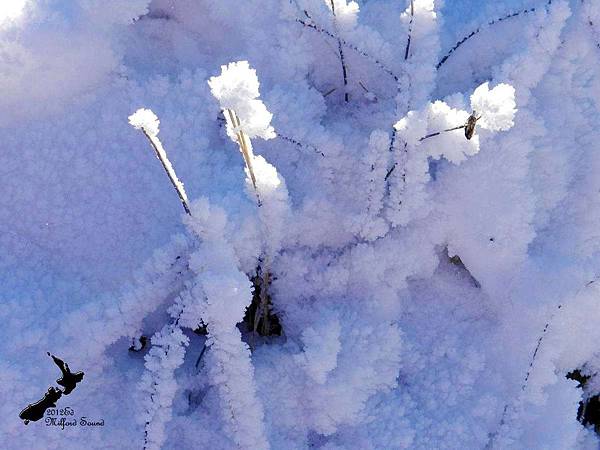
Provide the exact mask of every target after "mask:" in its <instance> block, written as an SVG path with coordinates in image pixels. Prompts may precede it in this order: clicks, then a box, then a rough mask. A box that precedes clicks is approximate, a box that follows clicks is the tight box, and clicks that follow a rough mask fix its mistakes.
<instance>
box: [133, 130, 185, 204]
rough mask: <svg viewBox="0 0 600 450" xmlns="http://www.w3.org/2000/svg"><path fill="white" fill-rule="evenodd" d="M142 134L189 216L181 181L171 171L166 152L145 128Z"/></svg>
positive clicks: (156, 138)
mask: <svg viewBox="0 0 600 450" xmlns="http://www.w3.org/2000/svg"><path fill="white" fill-rule="evenodd" d="M142 132H143V133H144V136H146V138H147V139H148V141H149V142H150V145H151V146H152V149H153V150H154V153H155V154H156V157H157V158H158V160H159V161H160V163H161V164H162V166H163V169H165V172H166V174H167V176H168V177H169V180H170V181H171V184H172V185H173V187H174V188H175V191H176V192H177V195H178V196H179V200H180V201H181V204H182V205H183V209H184V210H185V212H186V214H188V215H189V216H191V215H192V213H191V211H190V205H189V202H188V198H187V194H186V193H185V189H184V187H183V183H182V182H181V181H179V178H177V174H176V173H175V169H173V166H172V165H171V162H170V161H169V158H168V157H167V152H166V151H165V149H164V148H163V146H162V143H161V142H160V140H159V139H158V136H154V135H152V134H150V133H148V132H147V131H146V129H145V128H142Z"/></svg>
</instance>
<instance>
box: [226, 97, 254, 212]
mask: <svg viewBox="0 0 600 450" xmlns="http://www.w3.org/2000/svg"><path fill="white" fill-rule="evenodd" d="M225 119H226V120H227V122H229V125H230V126H231V128H232V130H234V132H235V134H236V137H237V142H238V145H239V147H240V152H242V157H243V158H244V163H245V164H246V169H248V175H250V181H251V182H252V187H253V188H254V193H255V194H256V201H257V203H258V206H259V207H260V206H262V202H261V200H260V194H259V193H258V188H257V187H256V175H255V174H254V168H253V167H252V159H253V158H254V154H253V153H252V143H251V142H250V139H249V138H248V136H247V135H246V133H244V130H242V128H241V123H240V118H239V117H238V115H237V114H236V113H235V111H233V110H232V109H226V110H225Z"/></svg>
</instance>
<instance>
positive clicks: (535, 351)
mask: <svg viewBox="0 0 600 450" xmlns="http://www.w3.org/2000/svg"><path fill="white" fill-rule="evenodd" d="M598 279H599V277H595V278H594V279H593V280H592V281H588V282H587V283H586V284H585V285H584V286H582V287H580V288H579V289H578V290H577V292H576V293H575V297H577V296H578V295H579V293H580V292H581V291H583V290H584V289H586V288H588V287H589V286H591V285H592V284H594V283H595V282H596V281H598ZM562 308H563V304H562V303H560V304H559V305H558V306H557V307H556V310H555V311H554V312H553V313H552V315H551V316H550V318H549V319H548V321H547V322H546V323H545V325H544V328H543V330H542V332H541V334H540V335H539V336H538V339H537V342H536V345H535V348H534V349H533V353H532V355H531V358H530V359H529V365H528V367H527V372H526V373H525V377H524V378H523V382H522V383H521V392H525V389H526V388H527V384H528V383H529V378H530V377H531V372H532V371H533V366H534V365H535V361H536V359H537V355H538V353H539V351H540V347H541V346H542V343H543V342H544V338H545V337H546V335H547V334H548V329H549V328H550V325H552V323H553V322H554V317H555V316H556V315H557V314H558V313H559V312H560V310H561V309H562ZM509 406H510V403H508V402H507V403H506V404H505V405H504V408H503V410H502V416H501V417H500V423H499V425H498V429H497V430H496V431H495V432H494V433H491V434H490V437H489V440H488V443H487V445H486V446H485V448H486V449H490V448H492V445H493V443H494V440H495V439H496V436H497V435H498V432H499V431H500V430H501V429H502V427H503V426H504V424H505V423H506V415H507V413H508V408H509Z"/></svg>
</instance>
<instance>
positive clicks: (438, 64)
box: [435, 0, 552, 69]
mask: <svg viewBox="0 0 600 450" xmlns="http://www.w3.org/2000/svg"><path fill="white" fill-rule="evenodd" d="M551 4H552V0H548V1H547V2H546V6H549V5H551ZM535 11H536V7H532V8H529V9H523V10H521V11H517V12H513V13H509V14H506V15H505V16H502V17H499V18H498V19H494V20H490V21H489V22H488V23H487V24H485V25H481V26H479V27H477V28H476V29H475V30H473V31H471V32H470V33H469V34H468V35H466V36H465V37H463V38H462V39H461V40H460V41H458V42H457V43H456V44H454V47H452V48H451V49H450V50H449V51H448V53H446V55H444V57H443V58H442V59H440V61H439V62H438V63H437V65H436V66H435V68H436V69H439V68H440V67H442V65H443V64H444V63H445V62H446V61H447V60H448V58H450V56H451V55H452V54H453V53H454V52H455V51H456V50H458V49H459V48H460V46H461V45H463V44H464V43H465V42H467V41H468V40H469V39H471V38H472V37H473V36H475V35H476V34H478V33H480V32H481V31H483V30H484V29H485V28H486V27H491V26H493V25H495V24H497V23H500V22H503V21H505V20H508V19H512V18H513V17H517V16H521V15H526V14H529V13H532V12H535Z"/></svg>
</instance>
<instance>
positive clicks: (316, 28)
mask: <svg viewBox="0 0 600 450" xmlns="http://www.w3.org/2000/svg"><path fill="white" fill-rule="evenodd" d="M304 15H305V16H306V18H307V19H308V20H310V22H307V21H306V20H304V19H296V22H297V23H299V24H300V25H302V26H304V27H306V28H308V29H310V30H313V31H316V32H317V33H321V34H324V35H325V36H328V37H330V38H332V39H336V40H337V41H338V42H339V43H341V45H342V46H343V47H346V48H348V49H350V50H352V51H354V52H356V53H358V54H359V55H360V56H362V57H363V58H365V59H368V60H369V61H370V62H371V63H373V64H374V65H376V66H377V67H378V68H379V69H381V70H382V71H383V72H385V73H387V74H388V75H389V76H390V77H392V78H393V79H394V80H395V81H396V83H400V77H399V76H398V75H396V74H395V73H394V72H393V71H392V70H391V69H390V68H388V67H387V66H386V65H384V64H383V63H382V62H381V61H379V59H377V58H375V57H373V56H371V55H370V54H368V53H367V52H365V51H364V50H361V49H360V48H358V47H357V46H356V45H354V44H351V43H349V42H348V41H346V40H345V39H343V38H341V37H339V36H336V35H335V34H334V33H332V32H330V31H328V30H326V29H325V28H323V27H321V26H319V25H317V24H316V23H315V22H314V20H313V18H312V17H311V16H310V14H308V12H307V11H304Z"/></svg>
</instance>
